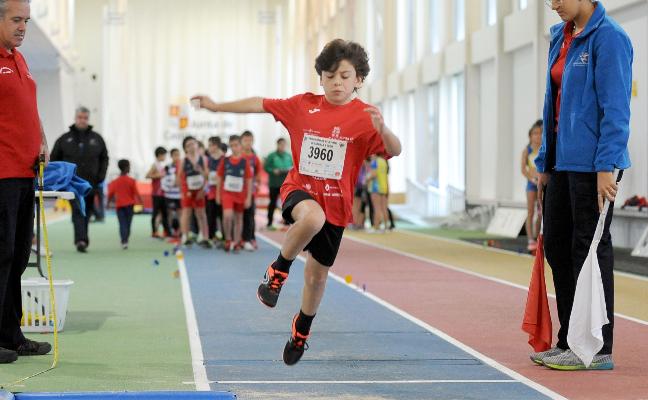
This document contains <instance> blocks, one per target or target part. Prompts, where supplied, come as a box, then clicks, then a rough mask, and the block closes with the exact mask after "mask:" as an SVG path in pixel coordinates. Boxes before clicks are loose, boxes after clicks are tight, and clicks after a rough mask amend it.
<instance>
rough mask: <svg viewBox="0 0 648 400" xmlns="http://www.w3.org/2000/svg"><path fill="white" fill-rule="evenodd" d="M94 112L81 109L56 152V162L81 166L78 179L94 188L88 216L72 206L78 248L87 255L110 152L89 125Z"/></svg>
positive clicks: (57, 142)
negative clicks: (90, 231)
mask: <svg viewBox="0 0 648 400" xmlns="http://www.w3.org/2000/svg"><path fill="white" fill-rule="evenodd" d="M89 119H90V110H88V109H87V108H85V107H79V108H78V109H77V110H76V115H75V121H74V125H72V126H71V127H70V131H69V132H67V133H65V134H63V136H61V137H60V138H58V140H57V141H56V143H55V144H54V148H53V149H52V154H51V160H52V161H67V162H71V163H74V164H76V165H77V175H78V176H79V177H81V178H83V179H85V180H87V181H88V182H89V183H90V185H92V190H91V191H90V192H88V194H87V196H86V198H85V207H86V209H85V215H84V214H83V213H82V212H81V209H80V208H79V206H78V205H76V203H74V204H73V206H72V223H73V224H74V244H75V245H76V248H77V250H78V251H79V252H81V253H85V252H86V248H87V247H88V245H89V244H90V240H89V238H88V222H89V219H90V215H91V214H92V211H93V209H94V198H95V195H96V193H97V191H98V190H101V189H100V184H101V182H103V181H104V180H105V179H106V170H107V169H108V149H107V148H106V143H105V142H104V140H103V138H102V137H101V135H100V134H98V133H97V132H95V131H93V130H92V125H90V124H89Z"/></svg>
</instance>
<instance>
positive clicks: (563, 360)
mask: <svg viewBox="0 0 648 400" xmlns="http://www.w3.org/2000/svg"><path fill="white" fill-rule="evenodd" d="M542 361H543V362H544V365H545V366H547V367H549V368H551V369H557V370H560V371H582V370H610V369H614V361H612V355H611V354H599V355H595V356H594V359H593V360H592V363H591V364H590V366H589V367H586V366H585V364H583V361H581V359H580V358H578V356H577V355H576V353H574V352H573V351H571V350H567V351H565V352H564V353H561V354H558V355H557V356H553V357H548V358H545V359H544V360H542Z"/></svg>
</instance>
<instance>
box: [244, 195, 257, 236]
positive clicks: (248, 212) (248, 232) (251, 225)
mask: <svg viewBox="0 0 648 400" xmlns="http://www.w3.org/2000/svg"><path fill="white" fill-rule="evenodd" d="M255 214H256V204H255V198H254V196H252V205H251V206H250V208H246V209H245V211H243V234H242V239H243V241H244V242H250V241H252V240H256V235H255V233H254V231H255V230H256V221H255V220H254V216H255Z"/></svg>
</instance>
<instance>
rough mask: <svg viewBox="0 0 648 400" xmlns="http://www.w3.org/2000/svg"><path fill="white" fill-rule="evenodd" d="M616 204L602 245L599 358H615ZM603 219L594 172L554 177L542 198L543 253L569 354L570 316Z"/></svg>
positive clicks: (560, 344) (561, 344) (560, 340)
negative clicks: (604, 322) (602, 320)
mask: <svg viewBox="0 0 648 400" xmlns="http://www.w3.org/2000/svg"><path fill="white" fill-rule="evenodd" d="M612 214H613V204H612V205H610V210H609V211H608V215H607V218H606V221H605V229H604V232H603V237H602V239H601V242H600V244H599V246H598V251H597V255H598V262H599V266H600V268H601V278H602V281H603V291H604V293H605V304H606V307H607V316H608V319H609V320H610V323H609V324H607V325H605V326H603V342H604V344H603V348H602V349H601V351H600V353H599V354H612V333H613V328H614V274H613V270H614V255H613V252H612V237H611V235H610V223H611V222H612ZM598 219H599V210H598V200H597V187H596V173H581V172H553V173H552V174H551V178H550V179H549V183H548V185H547V189H546V192H545V195H544V250H545V256H546V257H547V261H548V262H549V265H550V266H551V271H552V273H553V280H554V286H555V289H556V302H557V304H558V319H559V320H560V330H559V331H558V343H557V346H558V347H560V348H562V349H568V348H569V345H568V344H567V333H568V331H569V317H570V315H571V310H572V305H573V303H574V293H575V291H576V281H577V279H578V274H579V273H580V270H581V268H582V266H583V262H585V259H586V258H587V254H588V253H589V248H590V245H591V243H592V240H593V238H594V231H595V230H596V225H597V223H598Z"/></svg>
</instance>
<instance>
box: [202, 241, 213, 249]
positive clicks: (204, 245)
mask: <svg viewBox="0 0 648 400" xmlns="http://www.w3.org/2000/svg"><path fill="white" fill-rule="evenodd" d="M198 245H199V246H200V247H202V248H203V249H211V248H212V247H213V246H212V244H211V242H210V241H209V240H202V241H201V242H200V243H198Z"/></svg>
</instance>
